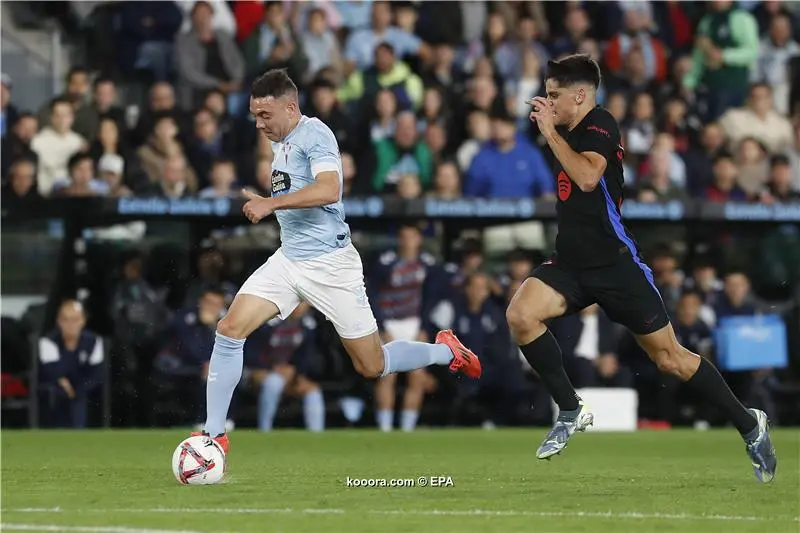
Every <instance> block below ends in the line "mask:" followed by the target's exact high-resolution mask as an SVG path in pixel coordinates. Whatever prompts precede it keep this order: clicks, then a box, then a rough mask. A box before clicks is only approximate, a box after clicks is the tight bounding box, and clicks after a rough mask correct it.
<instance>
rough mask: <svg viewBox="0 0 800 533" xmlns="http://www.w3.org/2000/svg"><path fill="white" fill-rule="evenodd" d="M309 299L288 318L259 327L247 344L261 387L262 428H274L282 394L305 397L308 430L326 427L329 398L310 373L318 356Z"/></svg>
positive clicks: (255, 382)
mask: <svg viewBox="0 0 800 533" xmlns="http://www.w3.org/2000/svg"><path fill="white" fill-rule="evenodd" d="M310 310H311V307H310V306H309V305H308V304H307V303H306V302H300V304H299V305H298V306H297V307H296V308H295V310H294V311H292V314H290V315H289V316H288V317H287V319H286V320H283V321H281V320H280V319H279V318H275V319H273V320H271V321H269V322H268V323H266V324H265V325H263V326H261V327H260V328H259V329H257V330H256V331H255V332H253V334H252V335H251V336H250V337H248V339H247V342H246V343H245V358H246V366H247V368H248V370H249V374H250V381H251V382H252V384H253V385H254V386H255V387H258V389H259V396H258V429H259V430H260V431H270V430H272V427H273V423H274V421H275V414H276V413H277V411H278V405H279V404H280V400H281V397H282V396H283V395H284V394H285V395H288V396H295V397H299V398H302V399H303V417H304V419H305V425H306V429H307V430H309V431H313V432H319V431H322V430H323V429H325V401H324V399H323V397H322V391H321V390H320V388H319V385H318V384H317V383H315V382H314V381H312V380H311V379H310V378H309V377H308V374H309V373H310V371H311V370H312V368H313V364H314V359H315V355H316V354H315V344H314V343H315V339H316V329H317V323H316V321H315V320H314V317H313V315H312V314H311V313H310Z"/></svg>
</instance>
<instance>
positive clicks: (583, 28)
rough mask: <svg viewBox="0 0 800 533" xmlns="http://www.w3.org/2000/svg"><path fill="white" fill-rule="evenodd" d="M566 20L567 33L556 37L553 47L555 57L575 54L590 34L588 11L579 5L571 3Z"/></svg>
mask: <svg viewBox="0 0 800 533" xmlns="http://www.w3.org/2000/svg"><path fill="white" fill-rule="evenodd" d="M567 9H568V12H567V15H566V19H565V21H564V29H565V31H566V35H563V36H562V37H560V38H558V39H556V41H555V42H554V43H553V46H552V47H551V50H552V52H553V57H556V58H558V57H561V56H563V55H567V54H573V53H575V52H576V51H577V50H578V45H579V44H580V42H581V41H582V40H583V39H584V38H586V37H587V36H588V33H589V28H590V27H591V23H590V22H589V16H588V15H587V14H586V11H585V10H584V9H583V8H581V7H579V6H577V5H574V4H573V5H570V7H568V8H567Z"/></svg>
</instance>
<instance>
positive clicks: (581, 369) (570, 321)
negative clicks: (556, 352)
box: [550, 304, 633, 388]
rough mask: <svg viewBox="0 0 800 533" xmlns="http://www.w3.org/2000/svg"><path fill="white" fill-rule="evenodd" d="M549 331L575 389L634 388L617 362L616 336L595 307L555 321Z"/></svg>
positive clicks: (629, 375)
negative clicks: (557, 344)
mask: <svg viewBox="0 0 800 533" xmlns="http://www.w3.org/2000/svg"><path fill="white" fill-rule="evenodd" d="M550 327H551V328H552V332H553V335H554V336H555V337H556V339H558V342H559V345H560V346H561V350H562V352H563V354H564V363H565V367H566V370H567V374H568V375H569V378H570V381H572V383H573V384H574V385H575V387H577V388H584V387H624V388H630V387H633V374H632V373H631V371H630V370H629V369H628V368H626V367H624V366H622V365H620V362H619V357H618V353H619V339H618V332H617V330H616V329H615V328H614V324H613V322H611V320H610V319H609V318H608V316H606V314H605V313H604V312H603V311H602V310H601V309H600V307H599V306H598V305H597V304H592V305H590V306H589V307H587V308H585V309H583V310H581V311H580V312H579V313H574V314H571V315H568V316H565V317H561V318H557V319H556V320H554V321H553V322H552V324H551V326H550Z"/></svg>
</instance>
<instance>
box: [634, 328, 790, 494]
mask: <svg viewBox="0 0 800 533" xmlns="http://www.w3.org/2000/svg"><path fill="white" fill-rule="evenodd" d="M636 340H637V341H638V343H639V345H640V346H641V347H642V348H643V349H644V351H645V352H647V355H648V356H649V357H650V359H651V360H652V361H653V362H654V363H655V364H656V366H658V369H659V370H660V371H661V372H665V373H668V374H672V375H674V376H677V377H678V378H679V379H680V380H681V381H683V382H685V383H686V386H687V387H689V388H691V389H693V390H694V391H696V393H697V394H698V395H701V396H702V397H705V398H707V399H708V400H709V401H710V402H711V403H713V404H714V405H715V406H716V407H717V408H718V409H720V410H721V411H723V412H724V413H725V414H726V415H727V416H728V420H730V421H731V423H732V424H733V425H734V426H735V427H736V429H737V430H738V431H739V434H741V436H742V439H744V441H745V444H746V450H747V453H748V455H749V456H750V459H751V461H752V464H753V471H754V472H755V475H756V477H757V478H758V480H759V481H761V482H764V483H768V482H770V481H772V479H773V477H774V476H775V470H776V468H777V463H778V461H777V457H776V455H775V448H774V446H773V445H772V440H771V438H770V435H769V422H768V420H767V415H766V414H765V413H764V412H763V411H759V410H757V409H747V408H746V407H745V406H744V405H742V403H741V402H740V401H739V400H738V399H737V398H736V395H735V394H734V393H733V391H731V389H730V387H728V384H727V383H725V379H724V378H723V377H722V374H720V373H719V371H718V370H717V369H716V367H715V366H714V365H713V364H712V363H711V362H710V361H709V360H708V359H706V358H705V357H702V356H700V355H697V354H695V353H692V352H691V351H689V350H687V349H686V348H684V347H683V346H681V345H680V343H679V342H678V339H677V338H676V337H675V331H674V330H673V328H672V324H667V325H666V326H664V327H662V328H661V329H659V330H658V331H654V332H652V333H644V334H640V335H636Z"/></svg>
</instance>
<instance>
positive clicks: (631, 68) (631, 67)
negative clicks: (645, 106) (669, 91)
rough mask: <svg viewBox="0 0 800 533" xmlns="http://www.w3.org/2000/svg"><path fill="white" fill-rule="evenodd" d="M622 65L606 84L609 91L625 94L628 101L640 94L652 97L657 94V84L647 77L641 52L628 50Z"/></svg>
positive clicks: (645, 62)
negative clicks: (609, 88)
mask: <svg viewBox="0 0 800 533" xmlns="http://www.w3.org/2000/svg"><path fill="white" fill-rule="evenodd" d="M623 63H624V66H623V68H622V69H620V70H619V71H618V72H617V73H616V74H615V75H614V76H612V77H610V79H609V80H608V81H607V83H606V85H608V86H610V87H611V90H613V91H614V92H621V93H623V94H625V95H626V98H627V99H629V100H631V99H633V98H635V97H636V96H637V95H638V94H641V93H646V94H648V95H650V96H652V95H653V94H655V93H656V92H657V91H656V89H657V87H658V82H656V81H655V80H653V79H651V78H649V77H648V72H647V61H646V58H645V55H644V52H642V50H640V49H638V48H634V49H632V50H630V51H629V52H628V53H627V54H626V55H625V57H624V58H623Z"/></svg>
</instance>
